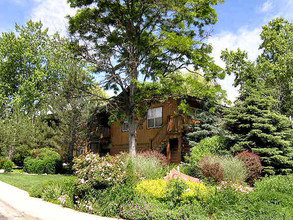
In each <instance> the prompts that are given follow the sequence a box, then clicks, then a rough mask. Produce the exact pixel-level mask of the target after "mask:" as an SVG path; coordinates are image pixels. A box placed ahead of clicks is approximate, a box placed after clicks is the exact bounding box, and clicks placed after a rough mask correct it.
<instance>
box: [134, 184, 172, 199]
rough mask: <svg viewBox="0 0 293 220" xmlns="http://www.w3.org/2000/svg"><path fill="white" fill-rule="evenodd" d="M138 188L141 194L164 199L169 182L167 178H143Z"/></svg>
mask: <svg viewBox="0 0 293 220" xmlns="http://www.w3.org/2000/svg"><path fill="white" fill-rule="evenodd" d="M136 190H137V192H138V193H140V194H141V195H145V196H149V197H152V198H155V199H164V198H165V197H166V190H167V182H166V181H165V180H143V181H141V182H140V183H139V184H138V185H137V186H136Z"/></svg>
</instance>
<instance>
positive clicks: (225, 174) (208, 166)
mask: <svg viewBox="0 0 293 220" xmlns="http://www.w3.org/2000/svg"><path fill="white" fill-rule="evenodd" d="M199 169H200V171H201V174H202V176H203V177H206V178H208V179H209V180H212V181H214V182H221V181H223V180H225V181H228V182H232V183H240V184H242V183H244V181H245V179H246V177H247V170H246V168H245V166H244V163H243V162H242V161H241V160H240V159H238V158H236V157H231V156H220V157H217V156H206V157H204V158H203V159H202V160H201V161H200V162H199Z"/></svg>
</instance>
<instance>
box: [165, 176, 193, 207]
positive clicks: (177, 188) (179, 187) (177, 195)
mask: <svg viewBox="0 0 293 220" xmlns="http://www.w3.org/2000/svg"><path fill="white" fill-rule="evenodd" d="M187 189H188V185H187V184H186V182H185V181H184V180H181V179H173V180H170V181H169V182H168V184H167V191H166V198H167V200H168V201H171V202H174V204H177V203H178V202H181V201H182V200H183V194H184V192H185V190H187Z"/></svg>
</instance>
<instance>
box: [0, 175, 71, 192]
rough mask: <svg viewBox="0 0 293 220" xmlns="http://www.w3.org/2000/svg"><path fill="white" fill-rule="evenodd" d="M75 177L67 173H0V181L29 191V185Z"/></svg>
mask: <svg viewBox="0 0 293 220" xmlns="http://www.w3.org/2000/svg"><path fill="white" fill-rule="evenodd" d="M72 178H76V177H74V176H69V175H60V174H58V175H29V174H18V173H9V174H0V181H2V182H5V183H8V184H10V185H13V186H16V187H18V188H20V189H23V190H25V191H29V190H30V188H31V187H33V186H36V185H42V184H44V183H46V182H49V181H53V182H55V181H56V182H59V181H62V180H67V179H72Z"/></svg>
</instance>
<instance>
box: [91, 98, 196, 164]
mask: <svg viewBox="0 0 293 220" xmlns="http://www.w3.org/2000/svg"><path fill="white" fill-rule="evenodd" d="M187 101H188V103H189V105H190V106H191V107H194V108H198V107H199V103H198V102H197V101H196V99H193V98H189V99H187ZM179 104H180V100H175V99H172V98H170V99H168V100H167V101H166V102H164V103H154V104H153V105H151V107H150V108H149V110H148V112H147V117H146V120H145V121H144V122H143V123H141V124H140V125H139V126H138V128H137V151H138V152H143V151H149V150H157V151H159V152H161V153H163V154H165V155H166V156H167V158H168V160H169V161H170V162H171V163H179V162H180V161H182V159H183V155H185V154H186V153H188V152H189V146H188V144H187V143H186V141H184V139H183V136H184V134H185V132H186V130H185V127H186V125H187V124H190V123H197V122H198V121H195V120H193V119H191V118H189V117H187V116H185V115H183V114H181V113H180V112H179V110H178V106H179ZM105 117H106V115H103V117H101V115H100V116H99V117H98V118H99V120H96V121H98V123H97V124H96V125H95V126H94V127H95V128H97V129H96V131H95V129H92V131H94V133H95V134H96V136H95V138H93V139H92V142H91V144H90V145H89V147H88V149H87V150H89V151H93V152H96V153H100V154H101V155H104V154H105V153H110V154H112V155H114V154H118V153H120V152H127V151H128V123H127V121H117V122H114V123H112V124H111V125H107V122H106V120H105Z"/></svg>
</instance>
